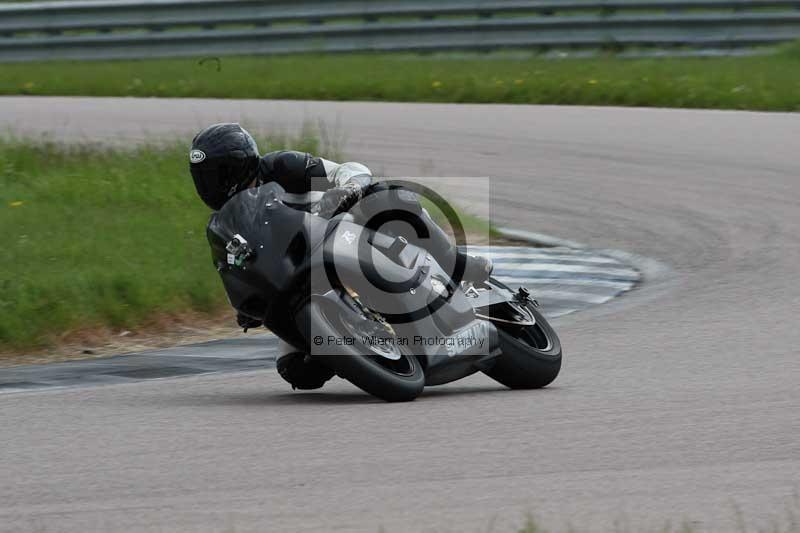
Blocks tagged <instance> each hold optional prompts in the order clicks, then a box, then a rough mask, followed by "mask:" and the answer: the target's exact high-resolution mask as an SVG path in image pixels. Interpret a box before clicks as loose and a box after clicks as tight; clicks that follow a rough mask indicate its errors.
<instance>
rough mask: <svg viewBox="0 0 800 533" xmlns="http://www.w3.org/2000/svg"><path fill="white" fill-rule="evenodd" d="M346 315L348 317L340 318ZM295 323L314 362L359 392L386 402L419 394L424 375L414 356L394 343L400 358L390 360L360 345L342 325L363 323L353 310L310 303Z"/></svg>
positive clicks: (404, 400)
mask: <svg viewBox="0 0 800 533" xmlns="http://www.w3.org/2000/svg"><path fill="white" fill-rule="evenodd" d="M347 313H350V314H352V316H346V317H345V316H343V315H344V314H347ZM349 319H355V320H349ZM297 321H298V324H299V325H300V326H301V329H300V331H303V332H304V334H305V335H306V336H309V337H313V338H308V339H306V340H307V342H308V345H309V349H310V350H309V353H312V354H314V355H313V357H314V359H316V360H317V361H319V362H320V363H322V364H323V365H326V366H328V367H329V368H331V369H332V370H333V371H334V372H336V374H337V375H338V376H339V377H341V378H343V379H346V380H347V381H349V382H350V383H352V384H353V385H355V386H356V387H358V388H360V389H361V390H363V391H365V392H367V393H369V394H372V395H373V396H376V397H378V398H381V399H383V400H385V401H387V402H407V401H411V400H413V399H415V398H416V397H417V396H419V395H420V394H421V393H422V389H423V388H424V386H425V374H424V372H423V369H422V366H421V365H420V363H419V361H418V360H417V358H416V356H414V355H413V354H412V353H410V352H409V350H408V349H407V347H405V346H401V345H399V344H398V345H396V346H395V349H396V351H397V353H399V355H400V358H399V359H397V360H391V359H388V358H386V357H384V356H382V355H380V350H377V351H376V349H375V347H374V346H373V347H370V346H369V345H367V344H365V343H364V342H362V341H361V339H360V338H359V337H357V336H356V335H354V334H353V330H352V327H348V325H346V323H345V321H347V322H356V323H357V322H358V321H362V322H363V317H362V316H360V315H358V314H357V313H356V312H355V311H352V312H348V311H345V310H343V309H341V308H340V307H339V306H336V304H333V303H326V302H321V301H310V302H308V303H307V304H306V305H305V306H304V308H303V309H302V310H301V311H300V312H299V313H298V314H297ZM318 337H322V341H323V343H324V345H325V350H324V352H325V353H324V355H323V354H320V347H319V346H320V343H318V342H315V339H318ZM329 338H334V339H342V338H351V339H353V343H352V344H343V345H338V344H335V343H330V342H327V339H329Z"/></svg>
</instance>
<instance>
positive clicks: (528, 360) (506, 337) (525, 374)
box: [484, 303, 561, 389]
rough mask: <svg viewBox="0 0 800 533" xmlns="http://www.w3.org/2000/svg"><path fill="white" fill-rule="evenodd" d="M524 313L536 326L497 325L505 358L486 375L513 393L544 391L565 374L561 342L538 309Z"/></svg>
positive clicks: (500, 358) (499, 360)
mask: <svg viewBox="0 0 800 533" xmlns="http://www.w3.org/2000/svg"><path fill="white" fill-rule="evenodd" d="M524 309H525V311H526V312H528V313H530V315H531V316H533V318H534V319H535V320H534V322H535V323H534V325H532V326H515V325H511V324H496V325H497V333H498V337H499V341H500V350H501V351H502V354H501V355H499V356H498V357H497V358H495V364H494V366H493V367H492V368H490V369H487V370H484V373H485V374H486V375H488V376H489V377H491V378H492V379H494V380H495V381H497V382H499V383H501V384H503V385H505V386H506V387H508V388H510V389H540V388H542V387H546V386H547V385H549V384H550V383H552V382H553V380H555V379H556V377H557V376H558V373H559V372H560V371H561V341H560V340H559V338H558V335H557V334H556V332H555V330H553V328H552V327H551V326H550V324H549V323H548V322H547V319H546V318H545V317H544V315H542V313H540V312H539V310H538V309H537V308H536V306H534V305H533V304H532V303H527V304H526V305H525V306H524Z"/></svg>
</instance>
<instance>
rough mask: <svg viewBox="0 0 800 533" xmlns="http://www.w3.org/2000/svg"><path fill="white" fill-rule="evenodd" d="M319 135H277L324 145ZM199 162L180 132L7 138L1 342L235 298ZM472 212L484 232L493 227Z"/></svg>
mask: <svg viewBox="0 0 800 533" xmlns="http://www.w3.org/2000/svg"><path fill="white" fill-rule="evenodd" d="M316 139H317V136H316V134H314V133H313V132H307V133H305V134H303V135H302V136H301V137H300V138H298V139H284V138H271V139H269V140H268V142H269V145H270V146H271V147H272V148H275V149H279V148H281V147H292V148H294V149H297V150H306V151H310V152H314V153H319V146H318V144H319V143H318V141H317V140H316ZM321 155H326V156H327V157H331V158H336V157H337V154H335V153H334V154H321ZM187 167H188V163H187V148H186V146H184V145H182V144H181V143H177V142H176V143H175V144H173V145H171V146H169V147H168V148H162V149H158V150H157V149H153V148H148V147H142V148H138V149H135V150H133V151H121V150H111V151H109V150H107V149H104V150H101V149H99V148H97V147H91V146H89V147H87V146H77V147H76V146H64V145H59V144H54V143H48V142H45V141H38V142H30V141H22V140H0V228H2V229H3V234H2V237H1V238H0V352H2V351H12V352H13V351H20V350H25V349H36V348H42V347H47V346H49V345H52V344H53V343H54V342H55V341H57V339H58V338H59V336H60V335H62V334H64V333H65V332H69V331H71V330H75V329H87V328H88V329H90V328H93V327H111V328H130V327H135V326H137V325H140V324H142V323H146V322H147V321H148V320H149V319H151V318H153V317H157V316H165V315H170V314H180V313H183V312H187V311H193V312H201V313H203V312H213V311H217V310H219V309H220V308H221V307H222V306H225V305H227V303H226V299H225V295H224V292H223V290H222V286H221V283H220V281H219V277H218V275H217V273H216V272H215V270H214V268H213V266H212V264H211V258H210V252H209V249H208V244H207V241H206V237H205V225H206V223H207V221H208V216H209V214H210V212H209V210H208V209H207V208H206V207H205V205H203V204H202V203H201V202H200V200H199V199H198V198H197V196H196V193H195V191H194V186H193V185H192V183H191V179H190V178H189V176H188V172H187V170H188V169H187ZM432 213H433V215H434V216H436V215H437V212H436V211H432ZM461 218H462V222H463V224H464V227H465V229H466V230H467V231H468V232H470V233H471V234H473V235H481V236H487V235H489V234H490V233H492V230H490V228H489V224H488V222H486V221H483V220H481V219H478V218H477V217H473V216H469V215H462V216H461ZM492 234H493V233H492Z"/></svg>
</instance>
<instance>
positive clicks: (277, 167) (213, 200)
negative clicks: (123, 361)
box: [189, 123, 492, 390]
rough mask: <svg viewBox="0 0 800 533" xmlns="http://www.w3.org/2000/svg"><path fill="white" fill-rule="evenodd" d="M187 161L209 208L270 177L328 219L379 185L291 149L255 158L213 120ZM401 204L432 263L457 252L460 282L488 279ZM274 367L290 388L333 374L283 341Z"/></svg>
mask: <svg viewBox="0 0 800 533" xmlns="http://www.w3.org/2000/svg"><path fill="white" fill-rule="evenodd" d="M189 161H190V163H189V168H190V172H191V175H192V178H193V180H194V184H195V187H196V189H197V193H198V194H199V195H200V198H201V199H202V200H203V201H204V202H205V203H206V205H208V206H209V207H210V208H211V209H213V210H214V211H218V210H219V209H221V208H222V206H223V205H225V203H226V202H227V201H228V200H230V199H231V198H233V197H234V196H235V195H236V194H237V193H239V192H241V191H243V190H245V189H248V188H250V187H258V186H261V185H263V184H265V183H269V182H273V181H274V182H277V183H278V184H279V185H281V186H282V187H283V188H284V189H285V191H286V195H285V196H284V198H283V201H284V202H285V203H287V204H289V205H291V206H292V207H295V208H298V209H303V210H306V211H309V212H311V213H315V214H318V215H319V216H322V217H326V218H329V217H331V216H332V215H334V214H335V213H336V212H340V211H346V210H347V209H348V208H350V207H352V206H353V205H355V204H356V203H357V202H358V201H359V200H360V199H361V198H362V197H363V196H364V195H365V194H368V193H369V192H372V191H373V190H375V189H376V188H378V187H380V185H379V184H376V183H373V180H372V174H371V172H370V170H369V169H368V168H367V167H366V166H364V165H362V164H361V163H355V162H349V163H342V164H339V163H335V162H333V161H328V160H326V159H323V158H321V157H316V156H313V155H311V154H307V153H303V152H295V151H277V152H269V153H267V154H265V155H264V156H260V155H259V151H258V147H257V145H256V142H255V140H254V139H253V137H252V136H251V135H250V134H249V133H248V132H247V131H246V130H245V129H244V128H242V127H241V126H240V125H239V124H235V123H221V124H213V125H211V126H208V127H206V128H204V129H203V130H202V131H200V132H199V133H198V134H197V135H196V136H195V137H194V139H193V141H192V146H191V150H190V152H189ZM402 207H403V208H404V209H406V210H409V211H412V212H415V213H416V214H417V216H419V217H420V218H421V219H422V220H423V221H424V223H425V225H426V227H428V228H429V231H428V233H429V239H430V240H429V241H426V243H425V248H426V249H427V250H428V251H429V252H430V253H431V254H432V255H433V256H434V257H435V258H436V259H437V261H439V262H440V263H441V264H446V263H452V262H453V260H454V258H455V256H456V254H458V255H461V256H462V259H463V260H464V265H465V269H464V274H463V278H464V279H465V280H467V281H472V282H481V281H484V280H486V279H487V278H488V277H489V275H490V273H491V270H492V263H491V261H490V260H489V259H488V258H484V257H477V256H471V255H467V254H466V253H464V252H461V251H459V250H457V249H456V248H455V247H454V246H453V245H452V244H451V243H450V239H449V238H448V236H447V234H446V233H445V232H444V231H443V230H442V229H441V228H439V227H438V225H436V224H435V223H434V222H433V220H432V219H431V218H430V216H429V215H428V213H427V211H425V210H424V209H423V208H422V207H421V206H420V205H419V202H418V200H416V198H415V197H414V198H413V199H412V200H410V201H408V200H407V201H406V202H405V203H404V205H403V206H402ZM237 322H238V324H239V325H240V326H241V327H243V328H244V329H245V331H247V329H248V328H255V327H259V326H261V325H263V323H262V321H260V320H256V319H254V318H252V317H248V316H244V315H242V314H238V316H237ZM276 365H277V368H278V372H279V373H280V374H281V376H282V377H283V378H284V379H286V381H288V382H289V383H290V384H291V385H292V386H293V387H294V388H299V389H306V390H308V389H316V388H319V387H321V386H322V385H323V384H324V383H325V382H326V381H327V380H328V379H330V378H331V377H333V371H331V370H330V369H328V368H327V367H324V366H322V365H321V364H319V363H317V362H316V361H314V360H312V359H311V358H310V357H309V356H307V354H305V353H300V352H298V351H297V350H296V349H295V348H293V347H291V346H289V345H288V344H285V343H283V349H282V353H281V354H280V355H279V356H278V360H277V362H276Z"/></svg>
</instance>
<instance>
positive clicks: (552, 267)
mask: <svg viewBox="0 0 800 533" xmlns="http://www.w3.org/2000/svg"><path fill="white" fill-rule="evenodd" d="M498 270H516V271H525V270H549V271H551V272H575V273H581V274H606V275H608V276H631V277H635V278H637V279H638V278H639V273H638V272H636V271H635V270H630V269H627V268H626V269H622V268H599V267H592V266H583V265H561V264H558V263H536V264H533V265H529V264H522V265H503V267H502V268H500V269H498Z"/></svg>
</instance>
